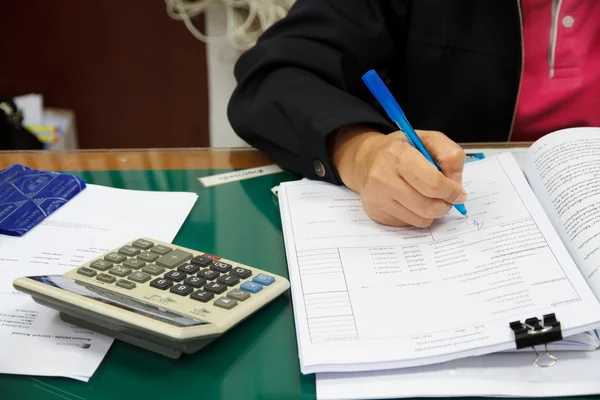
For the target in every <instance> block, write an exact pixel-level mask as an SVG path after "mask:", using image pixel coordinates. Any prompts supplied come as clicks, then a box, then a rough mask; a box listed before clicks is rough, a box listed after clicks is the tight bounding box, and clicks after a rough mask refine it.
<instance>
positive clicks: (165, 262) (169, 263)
mask: <svg viewBox="0 0 600 400" xmlns="http://www.w3.org/2000/svg"><path fill="white" fill-rule="evenodd" d="M192 257H193V254H192V253H188V252H187V251H183V250H179V249H175V250H173V251H171V252H169V253H167V254H165V255H164V256H162V257H161V258H159V259H158V260H156V265H160V266H161V267H166V268H175V267H178V266H179V265H181V264H183V263H184V262H186V261H187V260H189V259H191V258H192Z"/></svg>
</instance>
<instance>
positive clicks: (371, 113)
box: [302, 108, 397, 185]
mask: <svg viewBox="0 0 600 400" xmlns="http://www.w3.org/2000/svg"><path fill="white" fill-rule="evenodd" d="M359 124H360V125H366V126H369V127H371V128H373V129H374V130H376V131H378V132H381V133H385V134H387V133H390V132H393V131H395V130H397V128H396V127H395V125H393V124H392V123H391V122H389V121H388V120H387V119H385V118H384V117H383V115H381V114H379V113H378V112H377V111H375V110H371V109H364V108H362V109H347V110H340V111H334V112H329V113H325V114H320V115H318V116H316V117H314V118H312V119H311V120H310V121H308V123H307V124H306V127H305V132H304V137H305V140H303V142H302V144H303V146H302V175H304V176H305V177H306V178H308V179H313V180H321V181H326V182H330V183H334V184H336V185H342V184H343V183H342V180H341V179H340V177H339V174H338V172H337V169H336V168H335V166H334V165H333V162H332V159H331V156H330V154H329V153H328V151H327V137H328V136H329V135H330V134H332V133H334V132H336V131H337V130H338V129H340V128H342V127H344V126H348V125H359Z"/></svg>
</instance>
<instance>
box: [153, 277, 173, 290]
mask: <svg viewBox="0 0 600 400" xmlns="http://www.w3.org/2000/svg"><path fill="white" fill-rule="evenodd" d="M150 286H152V287H155V288H157V289H161V290H165V289H168V288H170V287H171V286H173V281H172V280H169V279H164V278H156V279H155V280H153V281H150Z"/></svg>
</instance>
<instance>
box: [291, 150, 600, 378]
mask: <svg viewBox="0 0 600 400" xmlns="http://www.w3.org/2000/svg"><path fill="white" fill-rule="evenodd" d="M463 184H464V187H465V189H466V190H467V193H468V202H467V204H466V205H467V209H468V214H467V216H466V217H465V216H462V215H460V214H459V213H458V212H457V211H456V210H454V209H452V210H451V211H450V212H449V213H448V215H446V216H445V217H443V218H441V219H439V220H437V221H435V222H434V224H433V225H432V226H431V227H430V228H426V229H421V228H413V227H406V228H397V227H389V226H385V225H380V224H377V223H375V222H373V221H372V220H371V219H370V218H369V217H368V216H367V215H366V213H365V212H364V210H363V207H362V205H361V202H360V198H359V196H358V195H357V194H356V193H354V192H352V191H350V190H349V189H347V188H344V187H339V186H335V185H331V184H327V183H323V182H315V181H309V180H302V181H297V182H288V183H284V184H282V185H281V186H280V189H279V199H280V208H281V214H282V224H283V230H284V238H285V246H286V253H287V260H288V266H289V270H290V281H291V285H292V287H291V289H292V299H293V306H294V320H295V324H296V334H297V339H298V347H299V357H300V367H301V370H302V372H303V373H314V372H344V371H373V370H385V369H391V368H404V367H413V366H420V365H431V364H435V363H440V362H445V361H449V360H454V359H460V358H464V357H468V356H476V355H483V354H489V353H495V352H499V351H505V350H511V349H514V348H515V341H514V334H513V331H512V330H511V329H510V327H509V323H510V322H512V321H517V320H519V321H524V320H525V319H526V318H530V317H538V318H542V316H543V315H545V314H548V313H555V314H556V316H557V319H558V320H559V321H560V322H561V328H562V332H563V336H564V337H568V336H571V335H575V334H578V333H583V332H586V331H589V330H591V329H593V328H595V327H597V326H598V322H599V321H600V306H599V302H598V300H597V299H596V297H595V296H594V294H593V293H592V290H591V289H590V287H589V286H588V284H587V283H586V281H585V279H584V277H583V276H582V274H581V273H580V272H579V270H578V268H577V266H576V265H575V263H574V261H573V259H572V258H571V257H570V256H569V253H568V252H567V250H566V248H565V246H564V245H563V243H562V242H561V240H560V238H559V236H558V234H557V233H556V231H555V230H554V228H553V227H552V225H551V223H550V221H549V219H548V217H547V216H546V214H545V213H544V212H543V210H542V208H541V206H540V204H539V202H538V200H537V198H536V197H535V195H534V194H533V192H532V191H531V188H530V187H529V186H528V184H527V181H526V180H525V178H524V176H523V173H522V172H521V170H520V169H519V167H518V165H517V163H516V162H515V159H514V158H513V157H512V155H510V153H505V154H502V155H499V156H497V157H493V158H488V159H484V160H481V161H478V162H476V163H469V164H467V165H466V166H465V172H464V183H463ZM531 354H533V353H531ZM529 365H531V364H530V363H529Z"/></svg>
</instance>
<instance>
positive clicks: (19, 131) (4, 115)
mask: <svg viewBox="0 0 600 400" xmlns="http://www.w3.org/2000/svg"><path fill="white" fill-rule="evenodd" d="M43 148H44V145H43V143H42V142H40V141H39V139H38V138H37V137H36V136H35V135H34V134H33V133H31V132H29V131H28V130H27V129H26V128H25V127H24V126H23V116H22V114H21V113H20V112H19V111H18V110H17V105H16V104H15V102H14V101H13V100H12V99H11V98H10V97H6V96H0V150H42V149H43Z"/></svg>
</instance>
